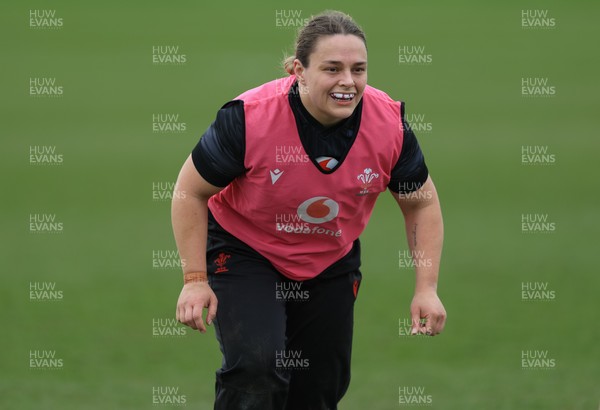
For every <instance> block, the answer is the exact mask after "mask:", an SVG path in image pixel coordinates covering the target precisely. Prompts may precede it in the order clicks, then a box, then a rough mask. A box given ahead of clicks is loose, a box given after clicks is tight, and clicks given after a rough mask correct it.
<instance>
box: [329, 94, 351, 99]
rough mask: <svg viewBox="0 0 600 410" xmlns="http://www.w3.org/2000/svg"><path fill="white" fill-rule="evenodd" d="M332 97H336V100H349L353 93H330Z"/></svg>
mask: <svg viewBox="0 0 600 410" xmlns="http://www.w3.org/2000/svg"><path fill="white" fill-rule="evenodd" d="M331 96H332V97H333V98H337V99H338V100H351V99H353V98H354V93H350V94H345V93H331Z"/></svg>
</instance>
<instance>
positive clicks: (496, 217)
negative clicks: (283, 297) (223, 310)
mask: <svg viewBox="0 0 600 410" xmlns="http://www.w3.org/2000/svg"><path fill="white" fill-rule="evenodd" d="M324 9H339V10H342V11H345V12H347V13H349V14H350V15H352V16H353V17H354V18H355V19H356V20H357V22H358V23H359V24H361V25H362V27H363V28H364V30H365V31H366V33H367V40H368V49H369V83H370V84H371V85H372V86H374V87H377V88H380V89H383V90H385V91H386V92H387V93H388V94H389V95H390V96H391V97H393V98H394V99H397V100H402V101H405V102H406V109H407V111H406V114H407V118H408V120H409V122H411V124H412V125H413V128H414V129H415V131H416V135H417V137H418V139H419V142H420V144H421V147H422V149H423V151H424V153H425V157H426V160H427V164H428V166H429V169H430V172H431V175H432V177H433V179H434V180H435V182H436V185H437V189H438V191H439V194H440V197H441V200H442V205H443V212H444V219H445V230H446V233H445V247H444V256H443V261H442V267H441V272H440V283H439V294H440V296H441V298H442V300H443V301H444V303H445V306H446V309H447V311H448V321H447V325H446V330H445V332H444V333H443V334H442V335H440V336H438V337H435V338H424V337H409V336H407V335H406V330H407V329H406V327H407V325H406V323H407V321H409V320H410V314H409V304H410V300H411V297H412V291H413V285H414V272H413V270H412V269H410V267H409V265H410V260H409V259H408V258H407V256H406V252H407V250H408V248H407V245H406V240H405V235H404V225H403V219H402V216H401V213H400V211H399V210H398V208H397V205H395V202H394V201H393V199H392V197H391V196H390V195H387V194H385V195H382V196H381V197H380V200H379V202H378V204H377V208H376V210H375V212H374V215H373V218H372V220H371V223H370V225H369V227H368V228H367V230H366V231H365V233H364V234H363V236H362V244H363V267H362V270H363V276H364V280H363V283H362V286H361V291H360V295H359V298H358V301H357V305H356V319H355V341H354V349H353V369H352V370H353V373H352V383H351V385H350V389H349V391H348V393H347V395H346V396H345V398H344V400H343V401H342V403H341V404H340V409H343V410H364V409H366V408H369V409H382V410H387V409H396V408H412V407H423V406H427V407H430V408H435V409H461V410H464V409H561V410H562V409H596V408H598V404H599V401H600V397H599V394H598V392H599V391H600V389H599V380H600V377H599V376H600V375H599V373H600V370H599V369H600V367H599V366H598V363H599V359H600V348H599V344H598V325H597V321H598V311H599V310H600V309H599V307H600V303H599V302H598V300H599V298H598V293H597V292H598V291H597V289H598V287H599V286H600V279H599V278H598V274H597V273H598V268H597V267H596V268H594V266H597V263H596V262H594V260H593V258H594V255H595V254H597V253H598V250H597V247H598V237H597V234H598V228H599V225H600V217H599V216H598V209H599V208H598V199H599V197H600V195H599V193H598V182H597V175H598V174H596V172H598V170H597V156H598V149H599V148H600V143H599V142H598V125H599V123H600V117H599V116H598V112H597V111H598V93H599V91H600V85H599V82H598V79H597V75H598V72H599V71H600V67H599V62H600V57H599V55H598V45H597V40H598V38H599V35H600V28H599V26H598V24H597V19H598V12H599V11H600V5H599V4H598V3H593V2H585V1H575V2H568V3H567V2H558V1H550V2H548V1H544V2H542V1H527V2H520V1H519V2H517V1H505V2H497V3H489V4H484V3H476V2H466V1H458V2H442V1H428V2H414V1H402V2H394V3H393V4H391V3H380V2H375V3H369V2H357V3H348V2H343V1H328V2H324V3H323V2H318V3H317V2H302V3H298V2H291V1H287V0H286V1H281V0H279V1H263V2H242V1H229V2H223V3H217V2H197V1H189V0H181V1H178V2H155V1H149V2H139V3H136V4H133V3H123V2H116V1H105V2H102V3H83V2H67V1H51V2H48V1H22V2H10V3H8V2H5V3H2V5H0V21H1V24H0V34H1V36H0V38H2V57H1V61H2V63H1V64H0V67H1V68H0V70H1V75H0V85H1V90H2V92H1V94H0V95H1V97H0V104H1V111H2V121H0V132H1V135H2V149H1V150H0V155H1V161H0V168H1V171H2V172H1V175H2V189H3V196H2V201H1V202H2V205H1V206H2V212H1V216H0V218H1V220H2V224H1V226H2V237H1V244H0V245H1V246H0V255H1V258H2V259H1V260H2V275H1V279H0V280H1V284H0V307H1V309H0V319H1V323H2V324H3V331H2V337H0V363H1V365H0V369H1V372H2V373H1V374H2V377H1V378H0V407H1V408H6V409H40V408H45V409H108V408H113V409H149V408H155V407H157V406H158V407H167V408H168V407H175V406H177V407H180V406H186V407H188V408H199V409H209V408H212V401H213V395H214V372H215V370H216V369H217V368H218V367H219V366H220V352H219V349H218V345H217V343H216V341H215V338H214V329H212V328H211V329H210V330H209V332H208V334H206V335H200V334H199V333H197V332H192V331H191V330H189V329H186V328H184V327H183V326H181V325H179V324H177V323H176V322H175V321H174V311H175V303H176V300H177V297H178V294H179V291H180V288H181V268H180V264H179V261H178V258H177V253H176V247H175V243H174V240H173V236H172V232H171V225H170V196H171V191H172V187H173V184H174V182H175V179H176V177H177V174H178V172H179V168H180V166H181V165H182V163H183V161H184V160H185V158H186V157H187V155H188V154H189V152H190V151H191V149H192V148H193V147H194V145H195V144H196V142H197V141H198V139H199V138H200V136H201V135H202V133H203V132H204V130H205V129H206V128H207V127H208V126H209V124H210V123H211V122H212V121H213V120H214V117H215V113H216V111H217V110H218V109H219V108H220V106H221V105H222V104H224V103H225V102H227V101H228V100H230V99H232V98H234V97H235V96H237V95H238V94H240V93H241V92H243V91H244V90H246V89H249V88H252V87H254V86H256V85H259V84H261V83H263V82H266V81H268V80H271V79H274V78H277V77H281V76H283V74H284V73H283V71H282V69H281V68H280V61H281V60H282V59H283V57H284V56H285V55H286V54H289V53H293V42H294V38H295V33H296V31H297V29H298V28H299V27H300V26H301V25H302V24H304V22H305V21H306V19H308V18H310V16H311V15H312V14H316V13H318V12H320V11H322V10H324ZM594 271H595V272H596V273H594ZM257 320H259V318H257Z"/></svg>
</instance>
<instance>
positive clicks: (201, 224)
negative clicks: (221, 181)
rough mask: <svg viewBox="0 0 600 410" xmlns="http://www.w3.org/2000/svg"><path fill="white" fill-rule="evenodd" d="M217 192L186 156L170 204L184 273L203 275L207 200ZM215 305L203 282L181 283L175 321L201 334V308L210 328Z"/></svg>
mask: <svg viewBox="0 0 600 410" xmlns="http://www.w3.org/2000/svg"><path fill="white" fill-rule="evenodd" d="M221 189H223V188H219V187H216V186H214V185H212V184H210V183H208V182H207V181H206V180H205V179H204V178H202V176H201V175H200V174H199V173H198V171H197V170H196V167H195V166H194V163H193V161H192V156H191V155H190V156H189V157H188V159H187V160H186V161H185V163H184V164H183V167H182V168H181V171H180V172H179V177H178V178H177V183H176V184H175V192H174V194H173V201H172V203H171V222H172V225H173V233H174V235H175V242H176V243H177V249H178V250H179V257H180V258H181V260H182V266H183V273H184V274H187V273H191V272H206V239H207V231H208V199H209V198H210V197H211V196H212V195H214V194H216V193H218V192H219V191H220V190H221ZM217 303H218V302H217V297H216V295H215V294H214V292H213V291H212V289H211V288H210V286H209V285H208V282H207V281H195V282H190V283H187V284H184V286H183V288H182V290H181V293H180V295H179V300H178V301H177V311H176V317H177V320H178V321H180V322H181V323H183V324H185V325H187V326H190V327H191V328H192V329H197V330H199V331H201V332H203V333H204V332H206V327H205V325H204V321H203V319H202V312H203V309H204V308H207V309H208V313H207V316H206V323H207V324H208V325H210V324H211V323H212V321H213V320H214V318H215V315H216V313H217Z"/></svg>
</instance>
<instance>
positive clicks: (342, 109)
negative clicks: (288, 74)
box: [294, 34, 367, 126]
mask: <svg viewBox="0 0 600 410" xmlns="http://www.w3.org/2000/svg"><path fill="white" fill-rule="evenodd" d="M308 60H309V61H308V63H309V64H308V67H305V66H303V65H302V63H301V62H300V60H298V59H296V60H295V61H294V74H296V77H297V78H298V84H299V91H300V98H301V100H302V104H304V106H305V107H306V109H307V110H308V112H309V113H310V114H311V115H312V116H313V117H314V118H315V119H316V120H317V121H319V122H320V123H321V124H323V125H324V126H331V125H333V124H335V123H337V122H339V121H341V120H343V119H345V118H348V117H349V116H350V115H352V112H353V111H354V109H355V108H356V106H357V105H358V103H359V102H360V99H361V98H362V94H363V91H364V90H365V86H366V85H367V48H366V47H365V43H363V41H362V39H361V38H359V37H357V36H354V35H351V34H335V35H330V36H323V37H321V38H320V39H319V40H317V44H316V46H315V49H314V51H313V52H312V54H310V56H309V57H308Z"/></svg>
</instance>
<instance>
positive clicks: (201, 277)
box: [183, 271, 208, 285]
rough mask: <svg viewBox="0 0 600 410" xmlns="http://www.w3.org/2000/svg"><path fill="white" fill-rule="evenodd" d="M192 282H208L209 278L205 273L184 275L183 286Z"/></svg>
mask: <svg viewBox="0 0 600 410" xmlns="http://www.w3.org/2000/svg"><path fill="white" fill-rule="evenodd" d="M191 282H208V276H207V274H206V272H204V271H200V272H187V273H184V274H183V284H184V285H187V284H188V283H191Z"/></svg>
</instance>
